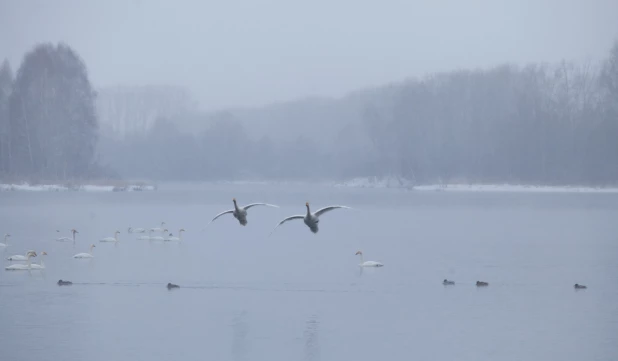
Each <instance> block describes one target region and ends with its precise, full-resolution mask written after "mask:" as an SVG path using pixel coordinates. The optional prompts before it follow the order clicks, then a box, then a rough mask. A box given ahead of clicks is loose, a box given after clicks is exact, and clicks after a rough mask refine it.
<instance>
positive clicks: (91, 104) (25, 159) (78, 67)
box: [0, 44, 109, 181]
mask: <svg viewBox="0 0 618 361" xmlns="http://www.w3.org/2000/svg"><path fill="white" fill-rule="evenodd" d="M95 95H96V94H95V92H94V91H93V90H92V86H91V84H90V81H89V80H88V74H87V71H86V66H85V64H84V62H83V61H82V60H81V59H80V58H79V56H78V55H77V54H76V53H75V52H74V51H73V50H72V49H71V48H70V47H69V46H67V45H65V44H58V45H57V46H54V45H52V44H40V45H37V46H36V47H34V49H33V50H32V51H30V52H28V53H27V54H26V55H25V56H24V58H23V61H22V63H21V65H20V67H19V69H18V71H17V74H16V76H15V77H13V72H12V70H11V67H10V65H9V63H8V61H4V62H3V64H2V66H1V67H0V179H8V180H28V181H37V180H46V181H48V180H51V181H60V180H75V179H84V178H92V177H101V176H102V175H103V174H104V173H105V176H108V175H109V174H107V173H106V172H104V171H103V170H102V168H101V167H99V166H98V165H97V164H96V163H95V162H94V157H95V149H96V143H97V139H98V123H97V115H96V112H95Z"/></svg>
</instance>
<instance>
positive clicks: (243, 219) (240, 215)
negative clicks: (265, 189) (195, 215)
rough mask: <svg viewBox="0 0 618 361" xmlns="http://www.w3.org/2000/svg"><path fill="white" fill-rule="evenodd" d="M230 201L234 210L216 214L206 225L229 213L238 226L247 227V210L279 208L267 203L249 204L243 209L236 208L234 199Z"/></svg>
mask: <svg viewBox="0 0 618 361" xmlns="http://www.w3.org/2000/svg"><path fill="white" fill-rule="evenodd" d="M232 201H233V202H234V209H230V210H227V211H224V212H221V213H219V214H217V215H216V216H215V218H213V219H212V220H211V221H210V222H208V224H210V223H212V222H214V220H215V219H217V218H219V217H221V216H222V215H224V214H228V213H231V214H232V215H233V216H234V218H236V219H237V220H238V223H240V225H242V226H246V225H247V210H248V209H249V208H251V207H255V206H267V207H274V208H279V206H277V205H274V204H268V203H251V204H247V205H246V206H244V207H238V204H237V203H236V198H232Z"/></svg>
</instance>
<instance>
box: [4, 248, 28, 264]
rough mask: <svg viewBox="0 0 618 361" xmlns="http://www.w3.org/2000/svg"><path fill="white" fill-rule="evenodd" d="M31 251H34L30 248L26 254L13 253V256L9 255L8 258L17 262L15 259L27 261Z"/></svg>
mask: <svg viewBox="0 0 618 361" xmlns="http://www.w3.org/2000/svg"><path fill="white" fill-rule="evenodd" d="M30 252H34V251H32V250H28V251H26V253H25V255H21V254H16V255H13V256H11V257H7V258H6V260H7V261H13V262H15V261H27V260H28V253H30Z"/></svg>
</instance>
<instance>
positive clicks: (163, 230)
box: [150, 222, 165, 232]
mask: <svg viewBox="0 0 618 361" xmlns="http://www.w3.org/2000/svg"><path fill="white" fill-rule="evenodd" d="M164 226H165V222H161V227H155V228H151V229H150V230H151V231H152V232H165V227H164Z"/></svg>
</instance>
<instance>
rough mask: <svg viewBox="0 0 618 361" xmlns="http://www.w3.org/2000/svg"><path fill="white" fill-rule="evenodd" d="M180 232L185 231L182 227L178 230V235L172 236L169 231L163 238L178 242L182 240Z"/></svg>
mask: <svg viewBox="0 0 618 361" xmlns="http://www.w3.org/2000/svg"><path fill="white" fill-rule="evenodd" d="M182 232H185V229H184V228H181V229H179V230H178V237H174V236H173V235H172V234H171V233H170V235H169V236H168V237H167V238H165V239H164V241H166V242H180V241H182Z"/></svg>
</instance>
